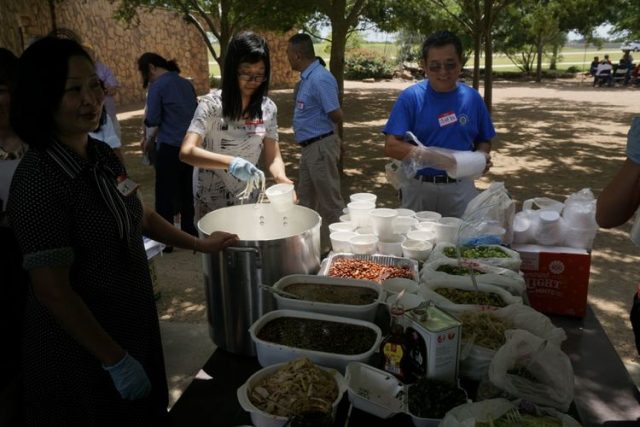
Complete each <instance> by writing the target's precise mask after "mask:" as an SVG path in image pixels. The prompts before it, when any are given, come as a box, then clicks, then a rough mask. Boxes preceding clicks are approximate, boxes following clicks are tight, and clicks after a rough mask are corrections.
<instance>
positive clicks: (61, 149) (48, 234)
mask: <svg viewBox="0 0 640 427" xmlns="http://www.w3.org/2000/svg"><path fill="white" fill-rule="evenodd" d="M103 101H104V91H103V90H102V88H101V86H100V82H99V80H98V77H97V75H96V71H95V66H94V63H93V62H92V60H91V58H90V57H89V55H87V53H86V52H85V51H84V50H83V49H82V47H81V46H80V45H78V44H77V43H76V42H74V41H71V40H62V39H55V38H44V39H41V40H39V41H37V42H36V43H34V44H33V45H31V46H30V47H29V48H28V49H27V50H26V51H25V52H24V53H23V55H22V57H21V58H20V60H19V64H18V78H17V82H16V90H15V94H14V96H13V97H12V105H11V120H12V125H13V127H14V129H15V131H16V132H17V134H18V135H19V136H20V137H21V138H22V139H23V140H24V141H25V142H26V143H28V144H29V146H30V150H29V151H28V152H27V153H26V154H25V155H24V157H23V159H22V162H21V163H20V165H19V166H18V168H17V170H16V173H15V176H14V179H13V182H12V185H11V198H10V200H9V206H8V215H9V220H10V223H11V225H12V227H13V229H14V230H15V233H16V237H17V240H18V243H19V245H20V247H21V250H22V253H23V256H24V267H25V269H26V270H27V271H28V272H29V275H30V278H31V287H30V290H29V295H28V297H27V304H26V308H25V310H26V313H25V328H24V336H23V348H22V350H23V356H22V358H23V367H24V399H25V415H26V419H27V425H33V426H35V425H37V426H62V425H64V426H157V425H162V424H164V423H165V422H166V407H167V384H166V379H165V370H164V361H163V355H162V347H161V342H160V332H159V327H158V317H157V314H156V307H155V302H154V299H153V289H152V286H151V279H150V277H149V270H148V265H147V258H146V253H145V250H144V245H143V242H142V234H143V233H144V234H145V235H147V236H149V237H151V238H152V239H155V240H159V241H162V242H164V243H166V244H168V245H172V246H177V247H181V248H189V249H193V250H194V251H195V250H198V251H201V252H215V251H218V250H220V249H221V248H224V247H226V246H228V245H230V244H233V243H234V242H235V241H236V239H237V236H235V235H231V234H228V233H217V234H214V235H212V236H210V237H209V238H204V239H198V238H196V237H193V236H191V235H189V234H187V233H184V232H182V231H180V230H178V229H177V228H175V227H173V226H172V224H169V223H168V222H166V221H165V220H164V219H163V218H161V217H160V216H159V215H158V214H157V213H155V212H154V211H153V210H151V209H149V208H147V207H145V206H143V205H142V203H141V202H140V200H139V199H138V197H137V195H136V185H135V183H133V181H131V180H130V179H128V178H127V172H126V170H125V168H124V166H123V165H122V163H120V161H119V160H118V158H117V157H116V155H115V154H114V153H113V151H112V150H111V149H110V148H109V147H108V146H107V145H106V144H104V143H102V142H100V141H96V140H93V139H91V138H89V137H88V133H89V132H90V131H92V130H93V129H95V128H96V127H97V124H98V120H99V119H100V112H101V111H102V104H103Z"/></svg>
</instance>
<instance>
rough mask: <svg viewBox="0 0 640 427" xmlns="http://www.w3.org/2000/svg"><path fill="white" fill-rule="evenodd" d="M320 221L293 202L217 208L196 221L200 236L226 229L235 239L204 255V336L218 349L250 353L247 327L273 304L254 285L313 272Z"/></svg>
mask: <svg viewBox="0 0 640 427" xmlns="http://www.w3.org/2000/svg"><path fill="white" fill-rule="evenodd" d="M321 222H322V219H321V218H320V216H319V215H318V214H317V213H316V212H315V211H313V210H311V209H308V208H305V207H302V206H293V208H291V209H290V210H289V211H287V212H286V213H281V212H277V211H275V210H274V209H273V208H272V207H271V206H270V205H269V204H268V203H264V204H263V203H258V204H247V205H241V206H231V207H226V208H222V209H217V210H215V211H213V212H210V213H208V214H207V215H205V216H204V217H203V218H202V219H201V220H200V221H199V222H198V230H199V232H200V234H201V235H207V236H208V235H210V234H211V233H213V232H214V231H226V232H229V233H235V234H237V235H238V236H239V237H240V242H239V243H238V244H237V245H236V246H233V247H229V248H227V249H225V250H224V251H221V252H220V253H219V254H217V255H205V256H204V265H203V273H204V280H205V290H206V297H207V316H208V320H209V334H210V335H211V338H212V339H213V342H214V343H215V344H216V345H217V346H218V347H220V348H222V349H224V350H227V351H229V352H232V353H236V354H244V355H255V347H254V345H253V343H252V341H251V337H250V336H249V333H248V331H247V330H248V329H249V326H251V325H252V324H253V322H254V321H256V320H257V319H258V318H259V317H260V316H262V315H263V314H264V313H267V312H269V311H271V310H273V309H274V304H275V303H274V299H273V297H272V295H271V294H269V293H268V292H265V291H264V290H261V289H260V285H262V284H264V285H269V286H271V285H273V284H274V283H275V282H277V281H278V280H280V279H281V278H282V277H283V276H286V275H289V274H296V273H299V274H314V273H316V272H317V271H318V269H319V268H320V224H321Z"/></svg>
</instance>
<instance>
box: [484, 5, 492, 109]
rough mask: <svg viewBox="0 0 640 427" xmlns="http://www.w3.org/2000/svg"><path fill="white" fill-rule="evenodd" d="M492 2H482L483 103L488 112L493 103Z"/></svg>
mask: <svg viewBox="0 0 640 427" xmlns="http://www.w3.org/2000/svg"><path fill="white" fill-rule="evenodd" d="M492 12H493V1H492V0H484V103H485V104H486V106H487V109H488V110H489V112H491V104H492V102H493V39H492V35H491V26H492V22H493V19H492V17H493V16H492Z"/></svg>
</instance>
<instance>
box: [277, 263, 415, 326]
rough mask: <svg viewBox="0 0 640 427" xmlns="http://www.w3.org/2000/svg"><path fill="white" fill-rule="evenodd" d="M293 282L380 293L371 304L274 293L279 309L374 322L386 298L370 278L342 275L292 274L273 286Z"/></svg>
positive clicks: (287, 284)
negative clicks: (290, 296) (300, 298)
mask: <svg viewBox="0 0 640 427" xmlns="http://www.w3.org/2000/svg"><path fill="white" fill-rule="evenodd" d="M293 283H313V284H318V285H326V286H355V287H359V288H366V289H372V290H374V291H375V292H376V293H377V294H378V297H377V298H376V300H375V301H374V302H372V303H371V304H366V305H353V304H332V303H326V302H317V301H307V300H299V299H293V298H287V297H285V296H281V295H278V294H274V295H273V296H274V297H275V299H276V304H277V307H278V310H300V311H304V312H312V313H322V314H328V315H332V316H343V317H349V318H351V319H360V320H367V321H369V322H373V320H374V319H375V317H376V311H377V309H378V304H379V303H380V302H382V301H384V298H385V292H384V290H383V289H382V288H381V287H380V285H378V284H377V283H375V282H370V281H368V280H356V279H344V278H341V277H329V276H315V275H313V276H310V275H306V274H292V275H290V276H285V277H283V278H282V279H280V280H278V281H277V282H276V283H275V284H274V285H273V287H274V288H275V289H280V290H284V289H285V288H286V287H287V286H289V285H291V284H293ZM416 288H417V286H416Z"/></svg>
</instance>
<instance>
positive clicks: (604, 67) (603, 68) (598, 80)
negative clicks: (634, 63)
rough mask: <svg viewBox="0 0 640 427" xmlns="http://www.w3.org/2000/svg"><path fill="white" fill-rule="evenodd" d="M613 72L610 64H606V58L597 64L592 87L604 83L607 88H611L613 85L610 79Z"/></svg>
mask: <svg viewBox="0 0 640 427" xmlns="http://www.w3.org/2000/svg"><path fill="white" fill-rule="evenodd" d="M612 72H613V66H612V65H611V62H608V58H606V57H605V59H604V60H603V61H602V62H601V63H599V64H598V68H597V69H596V75H595V76H594V78H593V86H595V85H596V84H597V85H598V86H602V85H603V84H604V83H606V84H607V86H611V84H612V83H613V79H612V78H611V73H612Z"/></svg>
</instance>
